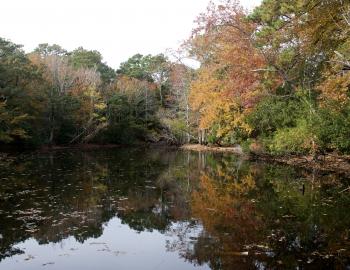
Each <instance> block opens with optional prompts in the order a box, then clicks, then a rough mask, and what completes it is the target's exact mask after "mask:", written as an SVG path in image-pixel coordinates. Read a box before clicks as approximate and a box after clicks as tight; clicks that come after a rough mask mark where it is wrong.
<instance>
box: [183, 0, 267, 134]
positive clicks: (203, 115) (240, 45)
mask: <svg viewBox="0 0 350 270" xmlns="http://www.w3.org/2000/svg"><path fill="white" fill-rule="evenodd" d="M245 16H246V14H245V13H244V11H243V9H242V8H241V7H240V6H239V5H238V3H237V2H236V1H225V2H224V4H222V5H220V6H215V5H213V4H212V5H210V6H209V8H208V11H207V13H206V14H202V15H201V16H200V17H199V18H198V20H197V23H198V26H197V28H196V29H195V30H194V31H193V36H192V38H191V40H190V41H189V44H190V46H191V50H190V51H191V53H192V54H193V55H194V56H195V57H196V58H197V59H198V60H199V61H200V62H201V64H202V66H201V68H200V69H199V72H198V77H197V78H196V80H195V81H194V82H193V83H192V85H191V98H190V102H191V105H192V108H193V109H194V110H197V111H198V112H199V113H200V123H199V125H200V128H203V129H206V128H210V127H212V126H213V125H214V124H219V126H220V129H221V130H219V134H223V135H224V134H226V133H228V132H229V131H230V130H233V129H235V128H242V129H244V130H246V131H248V132H249V127H248V126H247V125H246V124H245V123H244V120H243V117H242V115H243V113H244V110H246V109H249V108H251V107H252V106H254V105H255V104H256V103H257V102H258V101H259V100H260V98H261V97H262V96H263V95H264V94H265V93H264V91H263V88H262V87H261V81H262V79H263V73H262V72H259V71H257V70H260V69H263V68H264V67H265V66H266V62H265V59H264V57H263V55H261V54H260V52H259V51H258V50H257V49H256V48H255V47H254V44H253V42H252V36H253V32H254V29H255V25H254V24H253V23H251V22H248V21H247V20H246V19H245Z"/></svg>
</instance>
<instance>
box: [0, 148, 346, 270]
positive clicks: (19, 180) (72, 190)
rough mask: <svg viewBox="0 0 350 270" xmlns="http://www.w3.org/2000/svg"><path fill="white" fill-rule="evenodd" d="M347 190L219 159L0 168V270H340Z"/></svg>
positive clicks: (77, 154)
mask: <svg viewBox="0 0 350 270" xmlns="http://www.w3.org/2000/svg"><path fill="white" fill-rule="evenodd" d="M349 185H350V182H349V180H347V179H341V178H340V177H337V176H335V175H323V176H321V175H318V174H317V173H307V172H304V171H300V170H296V169H293V168H290V167H284V166H277V165H271V164H270V165H269V164H262V163H249V162H247V161H243V160H240V159H239V158H238V157H235V156H233V155H230V154H199V153H191V152H181V151H174V150H167V149H152V150H150V149H148V150H138V149H113V150H99V151H85V152H81V151H78V150H70V151H60V152H55V153H40V154H37V153H36V154H21V155H19V156H15V157H11V156H9V157H7V158H5V159H2V160H0V269H1V270H12V269H25V270H34V269H35V270H37V269H60V270H61V269H62V270H63V269H64V270H69V269H83V270H87V269H100V270H105V269H126V270H134V269H142V270H145V269H166V270H172V269H174V270H177V269H179V270H180V269H181V270H184V269H350V238H349V237H350V193H349V191H348V190H345V189H346V188H347V187H349Z"/></svg>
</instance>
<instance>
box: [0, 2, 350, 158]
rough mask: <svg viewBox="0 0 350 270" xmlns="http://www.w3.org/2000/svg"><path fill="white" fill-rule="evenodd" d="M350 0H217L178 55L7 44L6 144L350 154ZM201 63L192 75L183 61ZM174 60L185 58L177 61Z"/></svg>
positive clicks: (1, 111) (0, 103)
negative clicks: (120, 57) (123, 55)
mask: <svg viewBox="0 0 350 270" xmlns="http://www.w3.org/2000/svg"><path fill="white" fill-rule="evenodd" d="M349 33H350V3H349V2H348V1H344V0H332V1H330V0H264V1H263V2H262V3H261V5H260V6H258V7H256V8H255V9H254V10H253V11H252V12H247V11H246V10H245V9H244V8H243V7H242V6H241V5H240V4H239V2H238V1H235V0H223V1H221V2H220V3H218V4H214V3H210V4H209V5H208V8H207V10H206V12H204V13H202V14H200V15H199V16H198V18H197V19H196V21H195V26H194V29H193V31H192V35H191V36H190V38H189V39H188V40H186V41H185V42H184V43H183V45H182V46H181V48H180V51H181V53H180V54H179V55H177V56H176V57H171V60H170V58H169V57H167V56H166V55H164V54H159V55H155V56H152V55H146V56H144V55H140V54H137V55H134V56H133V57H131V58H129V59H128V60H127V61H126V62H124V63H122V64H121V65H120V67H119V68H118V69H117V70H113V69H112V68H111V67H109V66H108V65H106V64H105V63H104V62H103V59H102V55H101V54H100V53H99V52H97V51H89V50H85V49H83V48H78V49H76V50H73V51H71V52H68V51H66V50H64V49H63V48H61V47H60V46H58V45H48V44H40V45H39V46H38V47H37V48H36V49H35V50H34V51H33V52H31V53H28V54H26V53H24V51H23V50H22V49H21V46H19V45H17V44H13V43H11V42H10V41H7V40H5V39H0V141H1V142H2V143H14V144H29V145H41V144H73V143H87V142H97V143H123V144H128V143H135V142H145V141H148V142H159V141H165V142H167V143H172V144H182V143H188V142H201V143H208V144H216V145H221V146H225V145H234V144H241V145H243V146H247V147H248V146H249V147H250V149H254V150H258V151H260V150H261V151H267V152H270V153H318V152H324V151H337V152H341V153H346V152H349V150H350V140H349V137H350V121H349V120H350V95H349V93H350V92H349V90H350V88H349V86H350V72H349V71H350V38H349ZM183 55H184V56H186V57H190V58H192V59H195V60H196V61H198V62H199V63H200V66H199V68H197V69H195V68H191V67H189V66H187V65H185V64H184V63H183V62H182V60H181V59H182V56H183ZM174 59H175V60H174Z"/></svg>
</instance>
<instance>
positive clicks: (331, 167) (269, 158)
mask: <svg viewBox="0 0 350 270" xmlns="http://www.w3.org/2000/svg"><path fill="white" fill-rule="evenodd" d="M123 147H145V148H157V147H160V148H169V149H178V150H184V151H194V152H213V153H231V154H234V155H236V156H240V157H242V158H243V159H245V160H249V161H257V162H266V163H278V164H284V165H288V166H293V167H298V168H302V169H306V170H309V171H310V170H316V171H319V172H324V173H334V174H338V175H343V176H346V177H348V178H350V155H338V154H334V153H328V154H326V155H322V156H319V157H318V158H317V159H314V157H313V156H311V155H271V154H268V153H258V152H249V153H244V152H243V150H242V148H241V147H240V146H235V147H220V146H206V145H199V144H185V145H182V146H171V145H164V144H157V143H156V144H152V143H151V144H147V143H144V144H135V145H120V144H77V145H56V146H55V145H53V146H47V145H46V146H42V147H40V148H38V149H23V148H20V147H11V146H10V147H8V146H7V147H4V148H2V147H1V146H0V154H1V153H4V154H6V153H11V152H12V153H16V152H39V153H40V152H41V153H45V152H51V151H61V150H69V149H71V150H82V151H90V150H91V151H93V150H99V149H116V148H123ZM0 157H1V155H0ZM0 159H1V158H0Z"/></svg>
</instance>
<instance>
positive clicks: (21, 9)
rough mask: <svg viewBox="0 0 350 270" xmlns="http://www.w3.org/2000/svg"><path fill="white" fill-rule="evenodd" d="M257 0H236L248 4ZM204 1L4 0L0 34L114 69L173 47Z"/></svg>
mask: <svg viewBox="0 0 350 270" xmlns="http://www.w3.org/2000/svg"><path fill="white" fill-rule="evenodd" d="M260 1H261V0H241V2H242V4H243V6H245V7H246V8H248V9H252V7H254V6H255V5H257V4H259V3H260ZM208 2H209V0H59V1H57V0H55V1H53V0H4V1H2V3H1V15H0V37H3V38H6V39H10V40H11V41H13V42H15V43H18V44H22V45H24V49H25V50H26V51H31V50H33V49H34V48H35V47H36V46H37V45H38V44H39V43H49V44H53V43H56V44H59V45H61V46H62V47H64V48H65V49H67V50H73V49H75V48H77V47H79V46H83V47H84V48H86V49H95V50H98V51H99V52H101V53H102V55H103V57H104V61H106V62H107V63H108V64H109V65H110V66H111V67H113V68H117V67H118V66H119V64H120V62H123V61H125V60H127V59H128V58H129V57H130V56H132V55H134V54H136V53H141V54H148V53H150V54H158V53H161V52H164V51H165V50H166V49H168V48H172V49H176V48H177V47H178V45H179V44H180V43H181V41H182V40H184V39H186V38H187V37H188V36H189V34H190V32H191V29H192V26H193V20H194V19H195V18H196V16H197V15H198V14H199V13H200V12H202V11H204V10H205V8H206V6H207V4H208Z"/></svg>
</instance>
